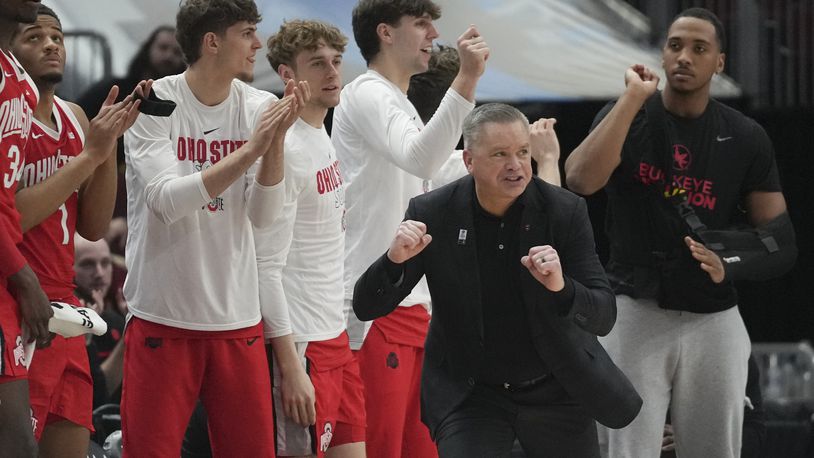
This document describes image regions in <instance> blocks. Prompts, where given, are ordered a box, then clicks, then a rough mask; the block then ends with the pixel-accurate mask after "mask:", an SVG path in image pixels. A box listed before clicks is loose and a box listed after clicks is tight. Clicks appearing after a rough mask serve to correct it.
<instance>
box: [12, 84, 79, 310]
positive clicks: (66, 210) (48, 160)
mask: <svg viewBox="0 0 814 458" xmlns="http://www.w3.org/2000/svg"><path fill="white" fill-rule="evenodd" d="M53 113H54V114H53V117H54V121H55V124H56V128H55V129H52V128H50V127H48V126H46V125H45V124H43V123H41V122H40V121H38V120H37V119H34V121H33V122H32V123H31V133H30V136H29V138H28V145H27V146H26V150H25V165H24V166H23V169H22V175H21V177H20V187H21V188H27V187H30V186H34V185H36V184H37V183H40V182H42V181H43V180H45V179H46V178H48V177H50V176H51V175H53V174H54V173H55V172H56V171H57V170H59V169H60V168H62V166H64V165H65V164H67V163H68V161H70V160H71V159H73V158H74V157H76V156H77V155H78V154H79V153H81V152H82V149H83V147H84V143H85V135H84V133H83V132H82V127H81V126H80V125H79V121H78V120H77V119H76V116H74V113H73V111H71V108H70V107H69V106H68V105H67V104H66V103H65V102H64V101H62V100H60V99H59V98H58V97H54V112H53ZM78 200H79V196H78V190H75V191H74V192H73V193H72V194H71V196H70V197H68V200H66V201H65V203H64V204H62V205H61V206H60V207H59V209H58V210H57V211H55V212H54V213H52V214H51V215H50V216H48V217H47V218H45V219H44V220H43V221H42V222H41V223H40V224H38V225H37V226H35V227H33V228H31V229H30V230H29V231H28V232H26V233H25V235H24V236H23V243H21V244H20V245H19V248H20V252H21V253H22V254H23V256H25V259H26V260H27V261H28V264H29V265H30V266H31V269H32V270H33V271H34V273H36V274H37V278H39V279H40V285H42V290H43V291H45V294H46V295H47V296H48V297H49V298H51V299H59V298H64V297H66V296H70V295H72V294H73V289H74V284H73V277H74V270H73V262H74V243H73V236H74V233H75V232H76V212H77V205H78Z"/></svg>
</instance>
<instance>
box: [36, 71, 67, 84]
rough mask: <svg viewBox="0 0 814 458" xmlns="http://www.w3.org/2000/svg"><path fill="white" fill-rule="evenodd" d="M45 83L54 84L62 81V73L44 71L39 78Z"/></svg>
mask: <svg viewBox="0 0 814 458" xmlns="http://www.w3.org/2000/svg"><path fill="white" fill-rule="evenodd" d="M39 80H40V81H42V82H43V83H45V84H49V85H51V86H54V85H56V84H59V83H61V82H62V73H56V72H55V73H46V74H45V75H42V76H41V77H40V78H39Z"/></svg>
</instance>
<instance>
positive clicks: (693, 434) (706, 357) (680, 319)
mask: <svg viewBox="0 0 814 458" xmlns="http://www.w3.org/2000/svg"><path fill="white" fill-rule="evenodd" d="M616 303H617V307H618V314H617V320H616V326H615V327H614V328H613V330H612V331H611V333H610V334H609V335H608V336H607V337H605V338H601V339H600V342H601V343H602V345H603V346H604V347H605V349H606V350H607V351H608V353H609V354H610V356H611V358H613V361H614V362H615V363H616V364H617V365H618V366H619V367H620V368H621V369H622V371H623V372H624V373H625V374H626V375H627V376H628V378H630V381H631V382H632V383H633V385H634V386H635V387H636V389H637V390H638V391H639V394H640V395H641V397H642V399H643V400H644V405H643V406H642V410H641V412H640V413H639V416H638V417H636V419H635V420H634V421H633V422H632V423H631V424H630V425H628V426H627V427H625V428H623V429H620V430H612V429H608V428H605V427H603V426H601V425H599V428H598V430H599V431H598V433H599V442H600V449H601V452H602V456H603V457H610V458H649V457H653V458H656V457H658V456H659V454H660V451H661V438H662V435H663V430H664V420H665V416H666V413H667V408H668V407H669V408H670V415H671V418H672V424H673V428H674V431H675V443H676V454H677V455H678V456H679V457H681V458H687V457H689V458H696V457H697V458H702V457H703V458H707V457H715V458H727V457H731V458H739V457H740V449H741V431H742V429H743V410H744V398H745V396H746V377H747V369H748V359H749V353H750V352H751V343H750V342H749V336H748V334H747V333H746V327H745V326H744V324H743V319H742V318H741V316H740V312H739V311H738V308H737V307H732V308H730V309H728V310H724V311H722V312H717V313H709V314H698V313H690V312H680V311H675V310H665V309H662V308H659V307H658V305H657V304H656V302H655V301H653V300H648V299H633V298H630V297H628V296H617V297H616Z"/></svg>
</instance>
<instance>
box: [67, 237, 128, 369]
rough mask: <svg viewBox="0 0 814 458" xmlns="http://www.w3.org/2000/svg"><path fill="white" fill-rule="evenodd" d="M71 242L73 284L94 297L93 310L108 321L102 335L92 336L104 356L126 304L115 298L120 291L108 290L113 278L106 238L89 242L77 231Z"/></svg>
mask: <svg viewBox="0 0 814 458" xmlns="http://www.w3.org/2000/svg"><path fill="white" fill-rule="evenodd" d="M74 243H75V250H76V256H75V258H74V271H75V274H76V276H75V277H74V281H75V282H76V286H77V287H79V288H84V289H85V290H86V291H88V292H89V293H90V294H91V296H92V297H93V298H94V300H95V301H97V302H99V303H98V307H99V309H98V310H97V311H98V313H99V315H100V316H101V317H102V318H103V319H104V320H105V321H106V322H107V325H108V332H107V333H106V334H105V335H103V336H94V337H93V339H94V342H95V343H96V346H97V347H98V350H99V357H100V358H101V360H104V359H105V358H107V357H108V355H109V354H110V352H112V351H113V348H114V347H115V346H116V344H117V343H118V342H119V340H121V337H122V331H123V329H124V314H125V313H126V305H124V301H121V302H120V301H119V300H117V299H118V298H119V297H120V294H116V295H111V294H109V292H110V285H111V280H112V278H113V264H112V261H111V259H110V248H109V247H108V245H107V242H105V241H104V240H98V241H96V242H91V241H89V240H86V239H84V238H82V237H81V236H79V235H77V236H76V238H75V240H74Z"/></svg>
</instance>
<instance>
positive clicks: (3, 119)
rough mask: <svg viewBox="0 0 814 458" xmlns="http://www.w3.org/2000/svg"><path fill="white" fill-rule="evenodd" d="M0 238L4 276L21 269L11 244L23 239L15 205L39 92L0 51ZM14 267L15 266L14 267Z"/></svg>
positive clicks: (21, 71)
mask: <svg viewBox="0 0 814 458" xmlns="http://www.w3.org/2000/svg"><path fill="white" fill-rule="evenodd" d="M0 71H2V75H0V78H2V79H0V180H2V183H0V231H2V234H0V238H2V239H3V240H2V247H3V252H4V253H3V256H2V257H0V263H2V264H3V266H2V268H1V269H0V271H2V272H3V274H4V275H3V277H4V278H3V283H5V276H6V275H9V274H11V273H14V272H15V271H16V269H19V268H20V267H22V264H21V263H20V262H19V261H20V258H19V253H17V252H16V251H17V250H16V249H15V248H14V247H13V245H12V244H16V243H19V242H20V241H21V240H22V231H21V230H20V214H19V213H17V209H16V207H15V205H14V194H15V192H16V191H17V181H18V180H19V179H20V172H21V171H22V165H23V161H24V158H25V146H26V141H27V140H28V135H29V129H30V128H31V120H32V119H33V111H34V108H36V106H37V100H38V98H39V92H38V91H37V86H36V85H35V84H34V82H33V81H32V80H31V78H30V77H29V76H28V74H27V73H25V70H23V67H22V65H20V63H19V62H17V59H15V58H14V56H12V55H11V54H7V53H6V52H4V51H2V50H0ZM12 265H13V267H12Z"/></svg>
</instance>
